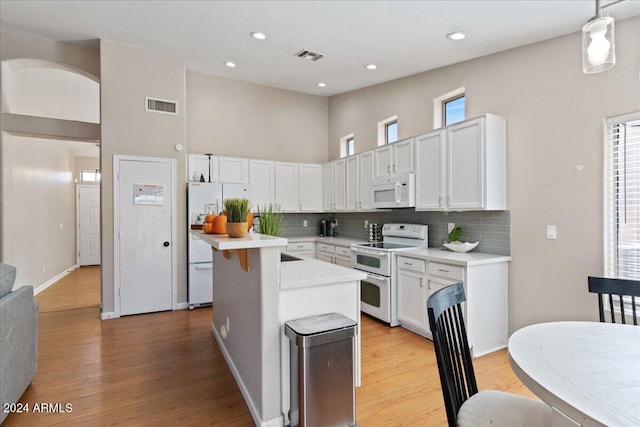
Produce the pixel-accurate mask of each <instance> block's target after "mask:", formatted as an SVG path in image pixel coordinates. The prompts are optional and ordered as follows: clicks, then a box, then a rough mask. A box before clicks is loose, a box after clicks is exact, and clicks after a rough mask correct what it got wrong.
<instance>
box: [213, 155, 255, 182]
mask: <svg viewBox="0 0 640 427" xmlns="http://www.w3.org/2000/svg"><path fill="white" fill-rule="evenodd" d="M218 159H219V160H218V162H219V174H220V182H222V183H228V184H249V159H243V158H238V157H219V158H218Z"/></svg>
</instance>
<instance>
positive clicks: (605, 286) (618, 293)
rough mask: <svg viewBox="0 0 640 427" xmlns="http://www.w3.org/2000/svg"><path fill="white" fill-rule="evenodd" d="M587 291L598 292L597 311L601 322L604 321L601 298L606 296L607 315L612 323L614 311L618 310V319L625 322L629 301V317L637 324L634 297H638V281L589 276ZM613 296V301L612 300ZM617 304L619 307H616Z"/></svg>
mask: <svg viewBox="0 0 640 427" xmlns="http://www.w3.org/2000/svg"><path fill="white" fill-rule="evenodd" d="M588 282H589V292H592V293H596V294H598V313H599V317H600V321H601V322H605V321H606V316H605V310H604V304H603V301H602V298H605V297H606V298H607V302H608V304H607V305H608V308H609V316H610V318H611V322H612V323H616V311H617V310H618V309H619V311H620V321H621V322H622V323H625V324H626V323H627V316H628V315H629V304H627V303H626V301H630V308H631V310H630V311H631V318H632V319H633V324H634V325H636V326H637V325H638V314H637V306H636V299H635V297H640V281H638V280H631V279H614V278H607V277H593V276H589V278H588ZM614 298H615V302H614ZM616 306H619V307H616Z"/></svg>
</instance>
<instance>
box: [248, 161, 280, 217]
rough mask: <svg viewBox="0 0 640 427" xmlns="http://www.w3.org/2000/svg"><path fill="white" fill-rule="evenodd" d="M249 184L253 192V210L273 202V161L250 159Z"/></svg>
mask: <svg viewBox="0 0 640 427" xmlns="http://www.w3.org/2000/svg"><path fill="white" fill-rule="evenodd" d="M249 184H250V185H251V189H252V193H253V197H252V200H251V203H252V204H253V206H252V207H251V209H252V210H253V211H256V210H257V209H258V207H259V208H260V209H263V208H265V207H267V206H269V205H270V204H272V203H275V162H273V161H269V160H253V159H250V160H249Z"/></svg>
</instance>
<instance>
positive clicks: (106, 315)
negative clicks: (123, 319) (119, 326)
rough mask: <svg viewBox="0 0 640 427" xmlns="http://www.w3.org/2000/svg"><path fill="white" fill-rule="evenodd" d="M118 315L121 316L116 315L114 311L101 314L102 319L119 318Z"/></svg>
mask: <svg viewBox="0 0 640 427" xmlns="http://www.w3.org/2000/svg"><path fill="white" fill-rule="evenodd" d="M118 317H120V316H118V315H116V313H115V312H113V311H106V312H104V313H101V314H100V320H109V319H117V318H118Z"/></svg>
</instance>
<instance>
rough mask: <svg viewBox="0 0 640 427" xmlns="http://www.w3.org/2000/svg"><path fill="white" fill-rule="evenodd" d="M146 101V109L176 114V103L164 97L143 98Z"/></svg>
mask: <svg viewBox="0 0 640 427" xmlns="http://www.w3.org/2000/svg"><path fill="white" fill-rule="evenodd" d="M145 101H146V110H147V111H150V112H152V113H163V114H172V115H174V116H175V115H177V114H178V103H177V102H175V101H168V100H166V99H158V98H149V97H146V98H145Z"/></svg>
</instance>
